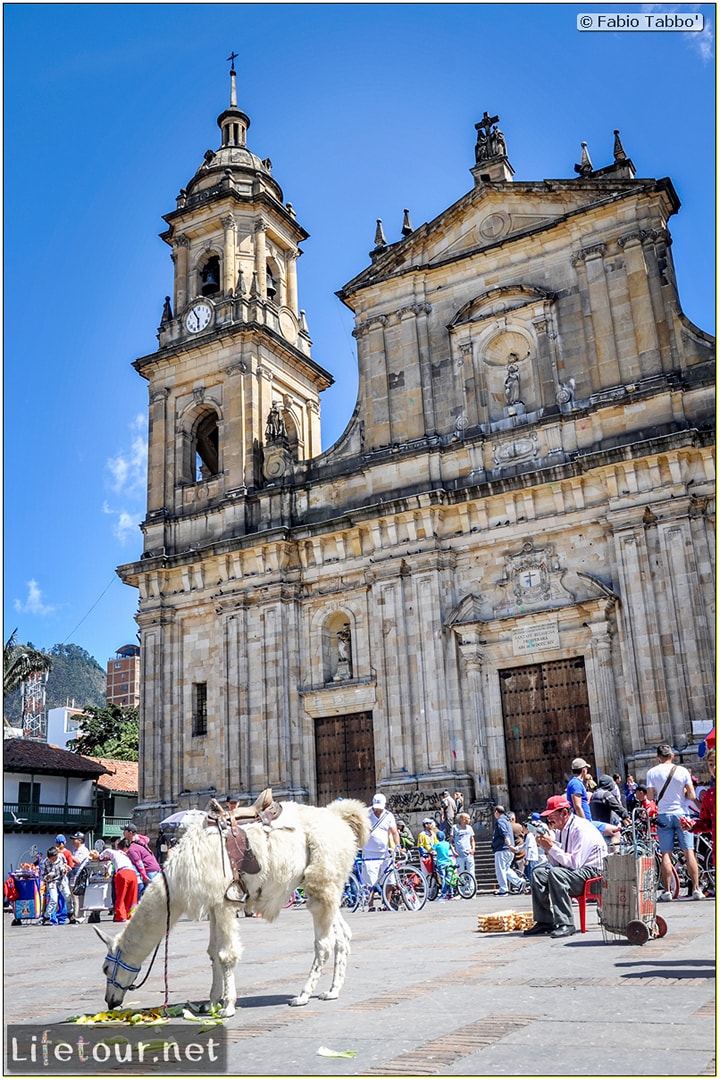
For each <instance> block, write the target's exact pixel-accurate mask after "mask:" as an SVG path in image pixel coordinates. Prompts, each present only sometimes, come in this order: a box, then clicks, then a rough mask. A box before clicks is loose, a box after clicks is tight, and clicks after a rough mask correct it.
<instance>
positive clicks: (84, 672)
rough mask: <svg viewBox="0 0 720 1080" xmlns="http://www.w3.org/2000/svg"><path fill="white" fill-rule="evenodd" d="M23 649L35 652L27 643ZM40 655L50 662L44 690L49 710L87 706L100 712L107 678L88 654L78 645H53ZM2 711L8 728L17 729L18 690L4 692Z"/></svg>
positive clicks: (19, 710) (18, 720) (20, 707)
mask: <svg viewBox="0 0 720 1080" xmlns="http://www.w3.org/2000/svg"><path fill="white" fill-rule="evenodd" d="M25 647H26V648H27V649H29V650H31V651H34V652H37V651H38V650H36V649H34V646H33V645H32V644H31V643H30V642H28V644H27V646H25ZM6 648H7V646H6ZM42 652H43V654H44V655H46V656H48V657H49V658H50V660H51V662H52V670H51V671H50V674H49V676H48V681H47V684H46V686H45V703H46V708H47V709H48V710H50V709H57V708H62V707H63V706H65V705H75V704H77V707H78V708H79V709H84V708H87V707H88V706H90V705H97V706H98V707H99V708H102V706H103V705H104V704H105V689H106V680H107V676H106V674H105V671H104V670H103V668H101V667H100V664H99V663H98V662H97V660H96V659H95V658H94V657H92V656H91V655H90V653H88V652H86V651H85V649H83V648H81V647H80V646H79V645H53V646H52V647H51V648H50V649H43V650H42ZM6 667H7V665H6ZM4 711H5V716H6V717H7V718H8V720H9V721H10V723H11V724H14V725H15V726H18V725H19V724H20V723H21V716H22V701H21V694H20V690H19V688H16V689H15V691H13V692H10V693H8V691H7V689H6V691H5V703H4Z"/></svg>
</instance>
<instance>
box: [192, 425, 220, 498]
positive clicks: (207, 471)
mask: <svg viewBox="0 0 720 1080" xmlns="http://www.w3.org/2000/svg"><path fill="white" fill-rule="evenodd" d="M192 464H193V470H194V475H193V480H195V481H199V480H207V479H208V478H209V477H211V476H216V475H217V473H219V472H220V437H219V431H218V418H217V414H216V413H215V412H207V413H205V414H204V415H203V416H201V417H200V419H199V420H198V421H197V423H196V424H195V427H194V430H193V439H192Z"/></svg>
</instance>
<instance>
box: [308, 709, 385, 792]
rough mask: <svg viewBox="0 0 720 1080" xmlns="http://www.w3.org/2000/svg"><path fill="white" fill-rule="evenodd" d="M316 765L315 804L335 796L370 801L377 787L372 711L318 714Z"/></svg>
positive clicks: (316, 725) (316, 724) (316, 721)
mask: <svg viewBox="0 0 720 1080" xmlns="http://www.w3.org/2000/svg"><path fill="white" fill-rule="evenodd" d="M315 768H316V776H317V802H318V806H324V805H325V804H326V803H329V802H332V800H333V799H337V798H338V796H342V798H344V799H360V800H361V801H362V802H365V803H370V801H371V800H372V797H373V795H374V794H375V790H376V789H375V740H374V735H373V722H372V713H369V712H362V713H350V714H348V715H347V716H321V717H318V718H317V719H316V720H315Z"/></svg>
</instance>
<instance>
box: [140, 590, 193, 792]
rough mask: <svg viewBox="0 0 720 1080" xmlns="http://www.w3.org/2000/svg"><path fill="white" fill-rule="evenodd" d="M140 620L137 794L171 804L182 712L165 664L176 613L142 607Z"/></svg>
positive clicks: (174, 787) (166, 663)
mask: <svg viewBox="0 0 720 1080" xmlns="http://www.w3.org/2000/svg"><path fill="white" fill-rule="evenodd" d="M141 603H142V601H141ZM137 622H138V626H139V627H140V631H141V650H142V652H141V665H142V679H141V683H140V687H141V689H140V764H139V792H138V796H139V799H140V802H141V803H148V804H151V805H156V806H157V805H158V804H163V805H170V804H172V802H173V800H174V797H175V795H176V794H177V791H178V788H177V786H176V785H175V784H174V782H173V781H174V779H175V777H174V769H173V760H172V757H173V752H174V749H173V748H174V745H175V743H176V742H177V740H178V722H177V717H178V716H182V712H181V711H180V710H178V708H177V707H176V706H177V702H176V701H174V700H173V698H172V687H173V686H174V685H175V680H174V679H173V678H172V673H171V670H168V668H167V667H166V665H168V666H169V667H170V668H171V665H172V658H171V655H170V652H169V645H170V644H171V637H172V630H173V617H172V614H171V613H170V612H165V611H163V612H158V611H157V610H151V611H147V612H143V611H142V610H141V611H140V613H139V614H138V616H137ZM166 674H167V675H168V676H169V677H168V678H167V679H166Z"/></svg>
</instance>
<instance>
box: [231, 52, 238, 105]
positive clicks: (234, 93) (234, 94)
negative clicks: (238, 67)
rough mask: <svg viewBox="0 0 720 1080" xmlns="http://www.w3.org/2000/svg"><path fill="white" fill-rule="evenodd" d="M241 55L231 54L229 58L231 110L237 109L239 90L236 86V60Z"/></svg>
mask: <svg viewBox="0 0 720 1080" xmlns="http://www.w3.org/2000/svg"><path fill="white" fill-rule="evenodd" d="M239 55H240V54H239V53H236V52H234V51H233V52H231V53H230V55H229V56H228V60H229V61H230V108H231V109H234V108H237V88H236V86H235V74H236V72H235V58H236V57H237V56H239Z"/></svg>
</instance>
